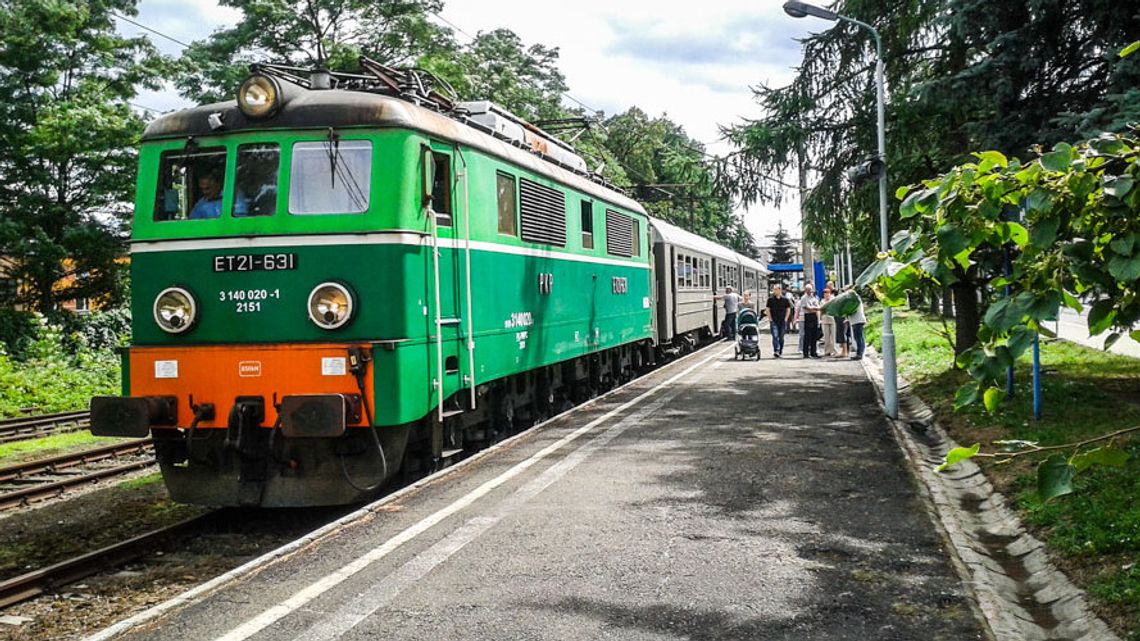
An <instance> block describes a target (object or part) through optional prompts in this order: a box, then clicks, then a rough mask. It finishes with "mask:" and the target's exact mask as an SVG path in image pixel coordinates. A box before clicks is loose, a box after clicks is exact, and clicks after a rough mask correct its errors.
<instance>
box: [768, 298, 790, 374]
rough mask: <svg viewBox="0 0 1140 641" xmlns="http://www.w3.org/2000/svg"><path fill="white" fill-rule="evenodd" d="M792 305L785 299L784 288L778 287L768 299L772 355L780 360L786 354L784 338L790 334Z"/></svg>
mask: <svg viewBox="0 0 1140 641" xmlns="http://www.w3.org/2000/svg"><path fill="white" fill-rule="evenodd" d="M791 315H792V304H791V302H789V301H788V299H787V298H785V297H784V291H783V288H782V287H780V286H779V285H776V286H775V287H773V288H772V295H771V296H770V297H769V298H768V328H769V329H770V330H771V331H772V354H773V355H774V356H775V357H776V358H780V356H781V355H783V353H784V336H785V335H786V334H787V333H788V319H789V318H790V317H791Z"/></svg>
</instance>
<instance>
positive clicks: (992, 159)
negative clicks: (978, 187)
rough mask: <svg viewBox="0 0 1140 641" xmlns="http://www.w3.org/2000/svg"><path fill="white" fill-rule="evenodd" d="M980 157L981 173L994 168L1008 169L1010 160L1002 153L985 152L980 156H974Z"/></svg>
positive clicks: (979, 167)
mask: <svg viewBox="0 0 1140 641" xmlns="http://www.w3.org/2000/svg"><path fill="white" fill-rule="evenodd" d="M974 155H975V156H977V157H978V160H979V161H980V162H978V169H980V170H981V171H989V170H991V169H993V168H994V167H1002V168H1005V167H1008V166H1009V160H1007V159H1006V157H1005V154H1003V153H1001V152H1000V151H983V152H982V153H980V154H974Z"/></svg>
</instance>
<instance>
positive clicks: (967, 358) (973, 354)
mask: <svg viewBox="0 0 1140 641" xmlns="http://www.w3.org/2000/svg"><path fill="white" fill-rule="evenodd" d="M984 360H986V353H985V352H984V351H982V349H981V348H980V347H978V346H974V347H971V348H970V349H968V350H966V351H964V352H962V353H961V354H958V357H957V358H955V359H954V364H955V365H957V366H958V367H959V368H960V369H970V368H971V367H977V366H978V365H981V364H982V361H984ZM963 389H964V388H963ZM958 391H959V392H961V391H962V390H958ZM975 396H977V393H976V392H975ZM973 402H974V401H970V403H973Z"/></svg>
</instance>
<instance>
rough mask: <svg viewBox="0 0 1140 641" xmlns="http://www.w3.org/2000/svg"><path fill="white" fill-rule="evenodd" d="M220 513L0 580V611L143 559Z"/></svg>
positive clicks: (212, 513) (200, 516) (209, 513)
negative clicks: (159, 545)
mask: <svg viewBox="0 0 1140 641" xmlns="http://www.w3.org/2000/svg"><path fill="white" fill-rule="evenodd" d="M219 513H220V512H207V513H206V514H200V515H198V516H195V517H193V518H189V519H186V520H185V521H180V522H178V523H175V524H173V525H168V526H166V527H164V528H159V529H157V530H153V531H151V532H147V533H146V534H141V535H139V536H136V537H134V538H132V539H128V540H126V541H123V542H121V543H115V544H113V545H109V546H107V547H105V548H101V549H99V550H95V551H94V552H88V553H86V554H82V555H80V556H77V557H75V558H72V559H68V560H66V561H62V562H60V563H56V564H54V565H50V566H48V567H45V568H41V569H39V570H33V571H31V572H28V573H26V574H22V575H20V576H17V577H13V578H11V579H8V580H6V581H0V609H2V608H6V607H8V606H10V605H13V604H16V603H19V602H21V601H26V600H28V599H31V598H34V597H37V596H39V595H41V594H43V593H45V592H47V591H49V590H53V589H56V588H59V587H62V586H65V585H68V584H69V583H74V582H75V581H79V580H80V579H84V578H87V577H89V576H91V575H93V574H97V573H99V572H103V571H105V570H108V569H111V568H114V567H117V566H120V565H123V564H124V563H128V562H130V561H133V560H135V559H137V558H140V557H142V556H145V555H147V554H149V553H150V552H152V551H154V548H155V545H156V544H158V543H160V542H162V540H164V539H167V538H170V537H173V536H176V535H180V534H183V533H185V532H189V531H192V530H194V529H195V528H199V527H201V526H202V525H204V524H205V523H207V522H208V521H209V520H210V519H213V518H215V517H216V516H217V515H218V514H219Z"/></svg>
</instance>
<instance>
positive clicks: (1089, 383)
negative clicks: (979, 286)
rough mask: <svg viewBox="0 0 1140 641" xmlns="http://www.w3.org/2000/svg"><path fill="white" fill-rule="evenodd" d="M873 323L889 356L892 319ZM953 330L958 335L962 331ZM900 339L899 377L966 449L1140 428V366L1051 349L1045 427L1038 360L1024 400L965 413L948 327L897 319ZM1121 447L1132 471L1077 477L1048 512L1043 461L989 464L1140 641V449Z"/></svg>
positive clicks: (875, 338)
mask: <svg viewBox="0 0 1140 641" xmlns="http://www.w3.org/2000/svg"><path fill="white" fill-rule="evenodd" d="M868 319H869V321H870V322H869V323H868V327H867V330H868V331H867V335H868V339H869V340H870V341H871V342H872V343H873V344H874V345H875V346H876V347H879V346H880V342H879V337H880V335H881V329H882V316H881V315H880V314H874V315H872V314H868ZM948 329H949V330H950V331H951V332H953V325H952V324H951V325H950V326H949V328H948ZM894 331H895V338H896V344H897V351H898V364H899V374H900V375H901V376H902V377H904V378H906V379H907V380H908V381H910V383H911V385H912V388H913V390H914V391H915V392H916V393H918V395H919V396H920V397H921V398H922V399H923V400H924V401H926V403H927V404H928V405H930V406H931V407H932V408H933V409H934V411H935V413H936V414H937V417H938V422H939V424H940V425H942V427H943V428H944V429H946V430H947V432H949V433H950V435H951V436H952V437H953V438H954V439H955V440H956V441H958V442H959V443H960V444H962V445H971V444H973V443H981V444H982V446H983V449H985V450H989V451H993V449H994V448H993V446H992V445H991V443H992V442H993V441H994V440H997V439H1024V440H1030V441H1037V442H1039V443H1041V444H1042V445H1053V444H1060V443H1068V442H1072V441H1077V440H1080V439H1083V438H1089V437H1092V436H1096V435H1099V434H1104V433H1107V432H1110V431H1113V430H1117V429H1121V428H1125V427H1130V426H1133V425H1137V424H1140V405H1138V401H1140V396H1137V394H1136V392H1137V389H1138V388H1140V360H1137V359H1132V358H1128V357H1124V356H1117V355H1114V354H1109V353H1107V352H1103V351H1099V350H1093V349H1088V348H1086V347H1082V346H1079V345H1075V344H1072V343H1068V342H1065V341H1044V342H1042V345H1041V366H1042V371H1043V376H1042V386H1041V387H1042V409H1043V412H1042V420H1041V421H1035V420H1033V405H1032V388H1031V370H1030V361H1029V359H1028V357H1026V358H1023V359H1022V360H1021V361H1020V362H1018V364H1017V367H1015V373H1014V377H1015V385H1014V397H1013V398H1012V399H1007V400H1006V401H1005V402H1004V403H1003V404H1002V406H1001V408H1000V410H999V411H998V412H997V413H996V414H995V415H993V416H990V415H988V414H986V412H985V410H984V409H982V407H981V403H978V404H977V405H976V406H973V407H970V408H967V409H965V410H962V411H958V412H955V411H954V392H955V391H956V390H957V388H958V387H959V386H960V385H962V384H963V383H965V382H966V381H967V380H968V376H967V375H966V374H965V373H964V372H961V371H959V370H956V369H954V367H953V350H952V348H951V346H950V343H949V342H948V340H947V339H946V337H945V336H944V331H945V328H944V326H943V324H942V322H941V321H940V320H938V319H935V318H932V317H928V316H924V315H922V314H920V313H918V312H913V311H897V312H896V314H895V323H894ZM1118 445H1120V446H1121V447H1123V448H1125V449H1126V450H1128V451H1129V453H1130V454H1131V457H1130V459H1129V461H1128V463H1127V464H1126V465H1125V466H1124V467H1123V468H1119V469H1113V468H1104V467H1094V468H1090V469H1089V470H1087V471H1085V472H1082V473H1081V474H1079V475H1078V476H1077V478H1076V480H1075V482H1074V488H1075V492H1074V494H1072V495H1069V496H1064V497H1060V498H1058V499H1054V500H1052V501H1050V502H1048V503H1043V502H1042V501H1041V500H1040V499H1039V498H1037V496H1036V493H1035V489H1036V461H1032V460H1026V459H1020V460H1017V461H1015V462H1013V463H1009V464H1004V465H995V464H994V463H992V462H990V461H985V462H981V461H979V462H980V463H981V464H982V466H983V468H984V469H985V470H986V473H987V475H988V476H989V477H990V479H991V480H992V482H993V483H994V486H995V487H996V488H997V489H998V490H999V491H1001V492H1003V493H1004V494H1005V495H1006V496H1007V497H1009V498H1010V499H1011V502H1012V503H1013V504H1015V505H1016V506H1017V507H1018V508H1019V510H1020V512H1021V517H1022V519H1023V521H1024V522H1025V523H1026V525H1027V526H1028V527H1030V528H1031V529H1033V530H1034V534H1035V535H1036V536H1038V537H1039V538H1040V539H1042V540H1043V541H1045V542H1046V544H1047V545H1048V547H1049V549H1050V552H1051V554H1052V556H1053V558H1054V559H1055V560H1056V561H1057V562H1058V564H1059V565H1060V566H1061V567H1063V568H1064V569H1065V570H1066V571H1067V573H1068V574H1069V576H1070V577H1071V578H1072V579H1073V580H1074V581H1076V582H1077V583H1078V584H1079V585H1081V586H1082V587H1084V588H1085V589H1086V590H1087V591H1088V593H1089V595H1090V596H1091V597H1092V602H1093V606H1094V607H1095V608H1096V609H1097V611H1098V613H1099V614H1100V615H1101V616H1103V617H1104V618H1105V619H1106V621H1108V622H1109V624H1110V625H1112V626H1113V627H1114V628H1115V629H1116V630H1117V631H1118V632H1120V633H1121V635H1122V637H1123V638H1125V639H1128V640H1129V641H1140V439H1132V440H1130V441H1127V442H1122V443H1118Z"/></svg>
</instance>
